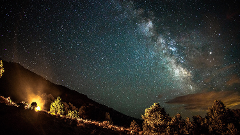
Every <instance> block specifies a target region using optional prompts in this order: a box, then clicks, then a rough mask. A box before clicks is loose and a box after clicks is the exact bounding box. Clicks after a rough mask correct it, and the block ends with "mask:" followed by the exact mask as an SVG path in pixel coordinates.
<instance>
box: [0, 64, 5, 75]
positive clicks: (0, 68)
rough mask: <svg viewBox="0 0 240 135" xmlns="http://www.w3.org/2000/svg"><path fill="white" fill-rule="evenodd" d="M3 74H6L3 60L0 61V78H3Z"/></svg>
mask: <svg viewBox="0 0 240 135" xmlns="http://www.w3.org/2000/svg"><path fill="white" fill-rule="evenodd" d="M3 72H4V68H3V62H2V60H0V78H1V77H2V74H3Z"/></svg>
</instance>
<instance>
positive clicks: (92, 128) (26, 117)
mask: <svg viewBox="0 0 240 135" xmlns="http://www.w3.org/2000/svg"><path fill="white" fill-rule="evenodd" d="M0 114H1V115H0V130H1V135H79V134H83V135H125V134H126V133H124V132H122V131H116V130H111V129H107V128H102V127H100V126H97V125H94V124H87V123H83V122H78V121H77V120H71V119H68V118H65V117H59V116H56V115H50V114H48V113H46V112H44V111H39V112H36V111H34V110H30V109H22V108H19V107H16V106H8V105H5V104H3V103H0Z"/></svg>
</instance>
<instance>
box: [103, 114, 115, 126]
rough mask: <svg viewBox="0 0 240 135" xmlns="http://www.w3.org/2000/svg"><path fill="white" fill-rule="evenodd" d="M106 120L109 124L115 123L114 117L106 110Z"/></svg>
mask: <svg viewBox="0 0 240 135" xmlns="http://www.w3.org/2000/svg"><path fill="white" fill-rule="evenodd" d="M105 120H106V121H109V124H113V121H112V118H111V116H110V113H109V112H106V113H105Z"/></svg>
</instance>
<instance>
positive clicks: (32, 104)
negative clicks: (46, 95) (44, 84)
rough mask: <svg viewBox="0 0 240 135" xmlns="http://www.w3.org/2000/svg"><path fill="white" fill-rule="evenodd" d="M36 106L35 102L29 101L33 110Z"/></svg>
mask: <svg viewBox="0 0 240 135" xmlns="http://www.w3.org/2000/svg"><path fill="white" fill-rule="evenodd" d="M36 107H37V103H36V102H32V103H31V109H32V110H35V108H36Z"/></svg>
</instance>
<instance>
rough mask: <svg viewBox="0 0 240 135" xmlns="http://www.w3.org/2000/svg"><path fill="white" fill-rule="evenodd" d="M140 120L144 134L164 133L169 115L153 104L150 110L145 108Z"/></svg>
mask: <svg viewBox="0 0 240 135" xmlns="http://www.w3.org/2000/svg"><path fill="white" fill-rule="evenodd" d="M142 118H143V120H144V121H143V131H144V133H145V134H159V133H164V132H165V131H166V128H167V123H168V121H169V115H168V114H167V113H166V112H165V110H164V108H161V107H160V105H159V103H154V104H153V105H152V106H150V108H146V109H145V114H144V115H142Z"/></svg>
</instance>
